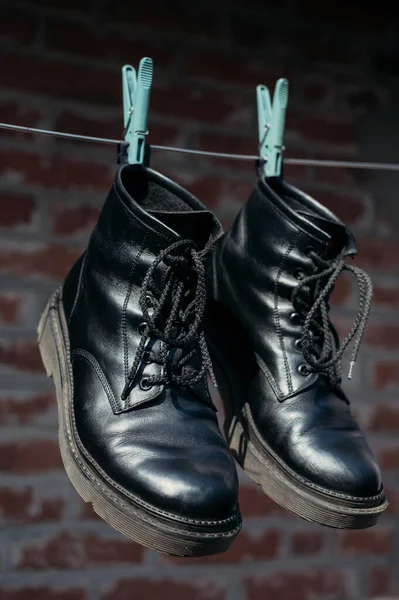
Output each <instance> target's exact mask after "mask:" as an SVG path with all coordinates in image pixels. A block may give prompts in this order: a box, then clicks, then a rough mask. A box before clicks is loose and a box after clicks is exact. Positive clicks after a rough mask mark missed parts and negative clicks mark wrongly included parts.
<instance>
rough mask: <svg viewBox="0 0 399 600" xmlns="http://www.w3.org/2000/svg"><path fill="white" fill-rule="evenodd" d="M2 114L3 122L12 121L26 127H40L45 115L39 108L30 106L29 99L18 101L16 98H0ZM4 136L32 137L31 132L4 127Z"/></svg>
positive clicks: (2, 131)
mask: <svg viewBox="0 0 399 600" xmlns="http://www.w3.org/2000/svg"><path fill="white" fill-rule="evenodd" d="M0 114H1V120H2V122H3V123H12V124H15V125H22V126H25V127H40V125H41V121H42V119H43V116H44V115H43V113H42V112H41V111H40V110H39V109H38V108H35V107H31V106H29V104H27V101H25V102H24V103H18V102H17V101H15V100H0ZM4 136H7V137H15V138H22V139H25V138H26V139H29V138H31V134H28V133H21V132H17V131H12V130H8V129H2V130H1V137H4Z"/></svg>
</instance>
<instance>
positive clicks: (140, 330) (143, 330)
mask: <svg viewBox="0 0 399 600" xmlns="http://www.w3.org/2000/svg"><path fill="white" fill-rule="evenodd" d="M146 328H147V323H146V322H145V321H143V322H142V323H140V325H139V334H140V335H143V333H144V332H145V330H146Z"/></svg>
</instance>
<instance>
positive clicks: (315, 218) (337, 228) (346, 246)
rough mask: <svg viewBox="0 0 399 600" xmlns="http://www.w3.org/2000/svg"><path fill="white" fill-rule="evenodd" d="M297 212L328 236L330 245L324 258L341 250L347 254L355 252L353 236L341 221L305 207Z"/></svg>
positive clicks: (330, 256)
mask: <svg viewBox="0 0 399 600" xmlns="http://www.w3.org/2000/svg"><path fill="white" fill-rule="evenodd" d="M297 212H298V214H300V215H301V216H303V217H305V218H306V219H307V220H308V221H311V222H312V223H313V224H314V225H316V226H317V227H318V228H319V229H321V230H322V231H324V233H326V234H327V235H328V236H329V237H330V239H331V245H330V248H329V251H328V256H327V257H326V258H335V257H336V256H338V254H340V253H341V252H342V251H343V250H344V251H345V255H347V256H349V255H352V256H353V255H355V254H356V253H357V248H356V241H355V238H354V236H353V234H352V232H351V231H350V230H349V229H348V228H347V227H345V225H344V224H343V223H339V222H338V223H337V222H334V221H331V220H330V219H327V218H326V217H322V216H320V215H317V214H315V213H313V212H312V211H310V210H306V209H299V210H298V211H297Z"/></svg>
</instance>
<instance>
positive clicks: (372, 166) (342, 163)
mask: <svg viewBox="0 0 399 600" xmlns="http://www.w3.org/2000/svg"><path fill="white" fill-rule="evenodd" d="M0 129H8V130H13V131H22V132H24V133H32V134H39V135H50V136H54V137H60V138H64V139H72V140H80V141H85V142H94V143H100V144H111V145H117V144H121V143H123V140H116V139H110V138H101V137H93V136H87V135H79V134H76V133H66V132H62V131H51V130H48V129H35V128H33V127H23V126H21V125H13V124H10V123H0ZM151 149H152V150H163V151H166V152H181V153H183V154H197V155H201V156H210V157H213V158H228V159H232V160H250V161H253V160H257V159H258V158H259V156H257V155H255V154H254V155H251V154H230V153H228V152H211V151H206V150H194V149H189V148H176V147H174V146H159V145H156V144H151ZM284 163H285V164H287V165H307V166H313V167H338V168H339V167H341V168H345V169H368V170H379V171H399V163H376V162H356V161H348V160H318V159H311V158H285V159H284Z"/></svg>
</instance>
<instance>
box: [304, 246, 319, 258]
mask: <svg viewBox="0 0 399 600" xmlns="http://www.w3.org/2000/svg"><path fill="white" fill-rule="evenodd" d="M312 253H313V254H316V250H315V249H314V248H313V246H306V248H305V256H307V257H308V258H312V256H311V255H312Z"/></svg>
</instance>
